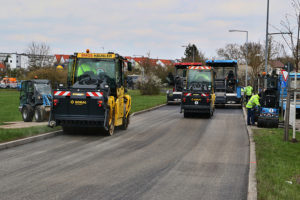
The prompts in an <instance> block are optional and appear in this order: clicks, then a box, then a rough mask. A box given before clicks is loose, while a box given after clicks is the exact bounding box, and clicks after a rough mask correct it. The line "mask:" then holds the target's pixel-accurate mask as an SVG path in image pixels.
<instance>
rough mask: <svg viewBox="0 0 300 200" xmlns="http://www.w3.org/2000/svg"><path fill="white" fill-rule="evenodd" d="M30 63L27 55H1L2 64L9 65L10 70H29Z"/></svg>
mask: <svg viewBox="0 0 300 200" xmlns="http://www.w3.org/2000/svg"><path fill="white" fill-rule="evenodd" d="M28 61H29V60H28V56H27V55H26V54H18V53H0V62H2V63H5V64H6V65H9V67H10V69H17V68H23V69H27V68H28V66H29V62H28Z"/></svg>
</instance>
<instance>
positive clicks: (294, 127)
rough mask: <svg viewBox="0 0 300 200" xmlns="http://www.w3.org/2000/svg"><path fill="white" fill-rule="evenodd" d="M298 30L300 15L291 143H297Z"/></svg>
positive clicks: (299, 24) (299, 16)
mask: <svg viewBox="0 0 300 200" xmlns="http://www.w3.org/2000/svg"><path fill="white" fill-rule="evenodd" d="M299 29H300V14H299V15H298V33H297V46H296V48H297V49H296V72H295V80H294V82H295V86H294V89H295V90H294V107H295V110H294V111H295V112H294V113H295V116H294V121H293V138H292V142H297V139H296V124H295V123H296V99H297V92H296V91H297V78H298V65H299Z"/></svg>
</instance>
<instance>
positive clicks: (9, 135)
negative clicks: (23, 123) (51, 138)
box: [0, 126, 61, 143]
mask: <svg viewBox="0 0 300 200" xmlns="http://www.w3.org/2000/svg"><path fill="white" fill-rule="evenodd" d="M60 129H61V127H60V126H57V127H55V128H50V127H47V126H35V127H30V128H22V129H20V128H18V129H3V128H0V143H2V142H8V141H12V140H16V139H21V138H25V137H30V136H33V135H38V134H41V133H47V132H51V131H56V130H60Z"/></svg>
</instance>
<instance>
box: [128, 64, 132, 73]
mask: <svg viewBox="0 0 300 200" xmlns="http://www.w3.org/2000/svg"><path fill="white" fill-rule="evenodd" d="M127 68H128V71H130V72H131V71H132V63H131V62H127Z"/></svg>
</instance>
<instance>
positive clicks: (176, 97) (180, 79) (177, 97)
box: [167, 63, 202, 104]
mask: <svg viewBox="0 0 300 200" xmlns="http://www.w3.org/2000/svg"><path fill="white" fill-rule="evenodd" d="M201 65H202V63H175V64H174V68H175V76H174V87H173V89H172V90H167V104H171V103H180V102H181V96H182V90H183V86H184V85H185V84H186V71H187V68H188V67H189V66H201Z"/></svg>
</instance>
